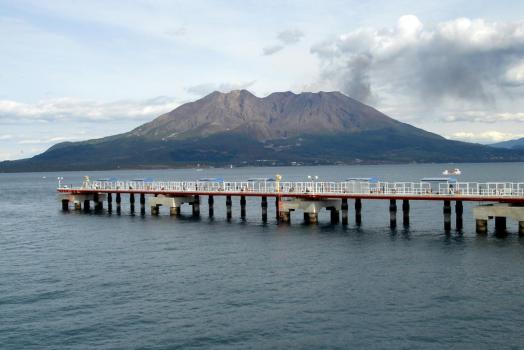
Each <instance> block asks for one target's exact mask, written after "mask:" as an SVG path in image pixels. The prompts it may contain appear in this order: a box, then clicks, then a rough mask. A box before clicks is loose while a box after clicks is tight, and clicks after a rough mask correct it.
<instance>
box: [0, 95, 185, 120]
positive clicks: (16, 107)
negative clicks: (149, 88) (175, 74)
mask: <svg viewBox="0 0 524 350" xmlns="http://www.w3.org/2000/svg"><path fill="white" fill-rule="evenodd" d="M177 105H178V102H177V101H176V100H175V99H173V98H170V97H156V98H151V99H146V100H122V101H114V102H98V101H92V100H81V99H75V98H58V99H46V100H41V101H39V102H36V103H32V104H31V103H22V102H17V101H13V100H0V124H9V123H20V122H23V121H30V122H34V121H40V122H59V121H85V122H112V121H125V120H127V121H129V120H131V121H146V120H149V119H151V118H153V117H156V116H158V115H160V114H162V113H166V112H169V111H170V110H172V109H174V108H175V107H177Z"/></svg>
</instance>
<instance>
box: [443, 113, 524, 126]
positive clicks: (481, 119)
mask: <svg viewBox="0 0 524 350" xmlns="http://www.w3.org/2000/svg"><path fill="white" fill-rule="evenodd" d="M441 121H443V122H447V123H455V122H470V123H500V122H524V112H517V113H508V112H506V113H496V112H487V111H464V112H462V113H460V114H452V115H447V116H445V117H443V118H441Z"/></svg>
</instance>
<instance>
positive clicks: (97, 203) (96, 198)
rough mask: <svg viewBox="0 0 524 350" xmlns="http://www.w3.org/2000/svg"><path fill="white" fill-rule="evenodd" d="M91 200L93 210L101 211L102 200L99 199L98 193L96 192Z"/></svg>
mask: <svg viewBox="0 0 524 350" xmlns="http://www.w3.org/2000/svg"><path fill="white" fill-rule="evenodd" d="M93 202H94V203H95V211H102V209H104V202H102V201H101V200H100V195H99V194H98V193H95V194H94V195H93Z"/></svg>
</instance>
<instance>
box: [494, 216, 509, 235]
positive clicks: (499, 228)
mask: <svg viewBox="0 0 524 350" xmlns="http://www.w3.org/2000/svg"><path fill="white" fill-rule="evenodd" d="M505 232H506V217H505V216H495V233H505Z"/></svg>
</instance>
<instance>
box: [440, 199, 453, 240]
mask: <svg viewBox="0 0 524 350" xmlns="http://www.w3.org/2000/svg"><path fill="white" fill-rule="evenodd" d="M442 211H443V213H444V231H446V232H449V231H451V202H450V201H449V200H446V201H444V208H443V210H442Z"/></svg>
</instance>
